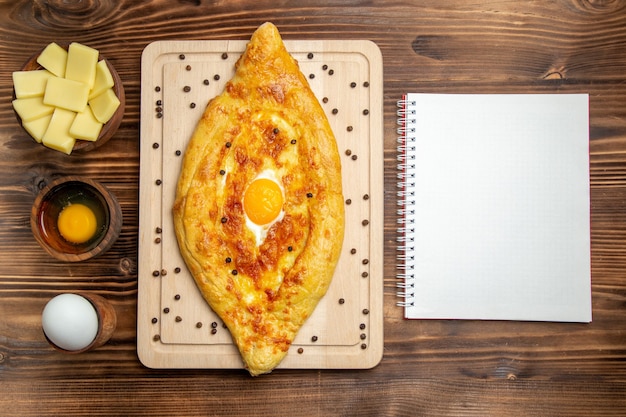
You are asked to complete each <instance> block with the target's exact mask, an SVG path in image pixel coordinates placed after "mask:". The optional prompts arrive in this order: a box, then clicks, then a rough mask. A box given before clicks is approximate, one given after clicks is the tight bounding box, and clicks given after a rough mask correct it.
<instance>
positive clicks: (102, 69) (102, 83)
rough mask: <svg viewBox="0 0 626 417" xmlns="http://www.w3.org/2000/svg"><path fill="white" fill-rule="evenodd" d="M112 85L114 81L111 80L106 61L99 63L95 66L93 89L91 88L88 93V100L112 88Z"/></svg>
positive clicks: (111, 76)
mask: <svg viewBox="0 0 626 417" xmlns="http://www.w3.org/2000/svg"><path fill="white" fill-rule="evenodd" d="M114 85H115V81H114V80H113V75H111V71H109V67H108V66H107V63H106V61H104V60H101V61H99V62H98V64H97V65H96V79H95V81H94V83H93V87H92V88H91V92H90V93H89V98H90V99H92V98H94V97H95V96H99V95H100V94H102V93H104V92H105V91H106V90H107V89H109V88H112V87H113V86H114Z"/></svg>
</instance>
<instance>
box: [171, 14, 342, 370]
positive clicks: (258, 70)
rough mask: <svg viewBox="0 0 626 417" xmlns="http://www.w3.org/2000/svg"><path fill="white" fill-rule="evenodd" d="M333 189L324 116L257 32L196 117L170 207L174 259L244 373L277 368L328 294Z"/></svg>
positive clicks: (295, 72) (271, 32) (337, 215)
mask: <svg viewBox="0 0 626 417" xmlns="http://www.w3.org/2000/svg"><path fill="white" fill-rule="evenodd" d="M341 187H342V186H341V164H340V160H339V154H338V151H337V144H336V141H335V138H334V135H333V133H332V130H331V128H330V125H329V123H328V120H327V118H326V115H325V113H324V111H323V109H322V108H321V106H320V104H319V102H318V100H317V98H316V97H315V96H314V94H313V92H312V91H311V88H310V87H309V85H308V82H307V80H306V78H305V77H304V75H303V74H302V73H301V71H300V69H299V67H298V63H297V62H296V60H295V59H294V58H293V57H292V56H291V55H290V54H289V53H288V52H287V49H286V48H285V46H284V44H283V41H282V39H281V37H280V34H279V32H278V30H277V29H276V27H275V26H274V25H273V24H271V23H265V24H263V25H262V26H260V27H259V28H258V29H257V30H256V31H255V33H254V34H253V35H252V38H251V40H250V42H249V43H248V45H247V47H246V50H245V52H244V53H243V55H242V56H241V57H240V58H239V60H238V61H237V63H236V66H235V75H234V76H233V78H232V79H231V80H230V81H229V82H228V83H227V84H226V86H225V89H224V92H223V93H222V94H221V95H219V96H217V97H215V98H214V99H212V100H210V101H209V103H208V105H207V107H206V110H205V111H204V113H203V116H202V117H201V119H200V121H199V123H198V125H197V127H196V130H195V132H194V134H193V136H192V137H191V140H190V142H189V143H188V146H187V149H186V151H185V155H184V159H183V164H182V169H181V173H180V177H179V181H178V185H177V191H176V199H175V203H174V207H173V217H174V226H175V231H176V236H177V239H178V244H179V248H180V251H181V254H182V256H183V258H184V260H185V262H186V264H187V266H188V268H189V270H190V272H191V274H192V275H193V277H194V279H195V281H196V284H197V286H198V288H199V290H200V291H201V292H202V295H203V297H204V298H205V299H206V301H207V302H208V303H209V305H210V307H211V308H212V309H213V311H215V312H216V313H217V314H218V315H219V316H220V318H221V319H222V320H223V322H224V324H225V325H226V326H227V327H228V329H229V331H230V333H231V335H232V338H233V341H234V343H235V344H236V345H237V347H238V349H239V352H240V353H241V357H242V359H243V362H244V364H245V367H246V368H247V369H248V371H249V372H250V374H252V375H259V374H263V373H267V372H270V371H272V370H273V369H274V368H275V367H276V366H277V365H278V364H279V363H280V362H281V360H282V359H283V358H284V357H285V355H286V354H287V352H288V350H289V347H290V345H291V343H292V342H293V340H294V338H295V336H296V334H297V332H298V330H299V329H300V328H301V326H302V325H303V323H304V322H305V321H306V320H307V318H308V317H309V316H310V315H311V314H312V313H313V311H314V309H315V307H316V306H317V304H318V302H319V300H320V299H321V298H322V297H323V296H324V294H325V293H326V291H327V289H328V286H329V285H330V282H331V279H332V276H333V273H334V270H335V266H336V264H337V261H338V258H339V254H340V251H341V246H342V242H343V231H344V208H343V204H344V203H343V196H342V188H341Z"/></svg>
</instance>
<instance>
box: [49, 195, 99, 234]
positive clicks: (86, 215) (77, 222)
mask: <svg viewBox="0 0 626 417" xmlns="http://www.w3.org/2000/svg"><path fill="white" fill-rule="evenodd" d="M57 226H58V228H59V233H61V236H63V238H64V239H65V240H67V241H68V242H71V243H85V242H86V241H88V240H89V239H91V238H92V237H93V235H95V234H96V227H97V222H96V215H95V214H94V212H93V211H91V209H90V208H89V207H87V206H85V205H84V204H70V205H69V206H67V207H65V208H64V209H63V210H61V213H60V214H59V218H58V219H57Z"/></svg>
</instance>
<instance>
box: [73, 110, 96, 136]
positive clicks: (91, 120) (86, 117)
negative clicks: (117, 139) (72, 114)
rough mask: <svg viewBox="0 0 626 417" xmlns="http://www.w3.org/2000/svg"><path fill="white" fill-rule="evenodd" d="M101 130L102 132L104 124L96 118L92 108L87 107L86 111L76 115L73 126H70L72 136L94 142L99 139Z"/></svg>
mask: <svg viewBox="0 0 626 417" xmlns="http://www.w3.org/2000/svg"><path fill="white" fill-rule="evenodd" d="M100 130H102V123H100V122H99V121H98V120H97V119H96V118H95V116H94V115H93V112H92V111H91V107H89V106H87V107H85V110H83V111H82V112H80V113H78V114H77V115H76V118H75V119H74V122H73V123H72V126H70V136H72V137H75V138H76V139H82V140H89V141H92V142H93V141H95V140H97V139H98V135H99V134H100Z"/></svg>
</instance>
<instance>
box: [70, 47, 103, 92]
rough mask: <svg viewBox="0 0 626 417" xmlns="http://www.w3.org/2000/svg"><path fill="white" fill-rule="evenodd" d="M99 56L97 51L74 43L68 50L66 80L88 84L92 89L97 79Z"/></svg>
mask: <svg viewBox="0 0 626 417" xmlns="http://www.w3.org/2000/svg"><path fill="white" fill-rule="evenodd" d="M98 55H99V52H98V50H97V49H93V48H90V47H88V46H86V45H83V44H80V43H77V42H72V43H71V44H70V46H69V48H68V49H67V68H66V69H65V78H67V79H69V80H74V81H78V82H81V83H83V84H86V85H87V86H88V87H89V89H91V87H93V84H94V81H95V79H96V64H97V63H98Z"/></svg>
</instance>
